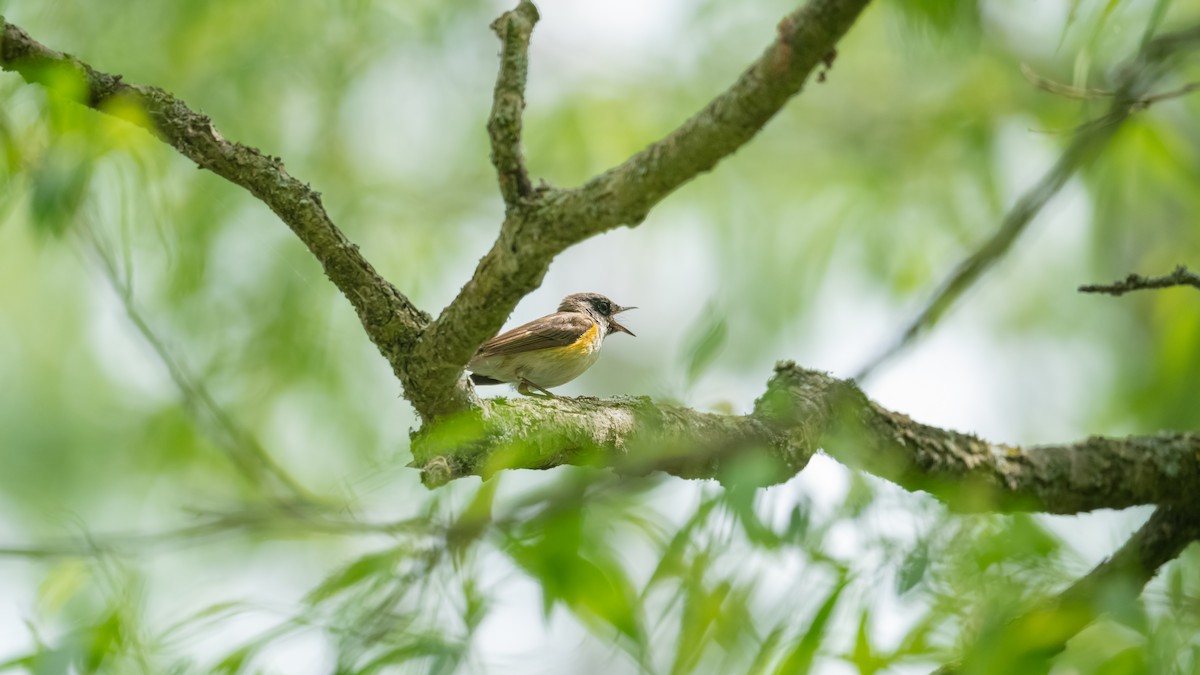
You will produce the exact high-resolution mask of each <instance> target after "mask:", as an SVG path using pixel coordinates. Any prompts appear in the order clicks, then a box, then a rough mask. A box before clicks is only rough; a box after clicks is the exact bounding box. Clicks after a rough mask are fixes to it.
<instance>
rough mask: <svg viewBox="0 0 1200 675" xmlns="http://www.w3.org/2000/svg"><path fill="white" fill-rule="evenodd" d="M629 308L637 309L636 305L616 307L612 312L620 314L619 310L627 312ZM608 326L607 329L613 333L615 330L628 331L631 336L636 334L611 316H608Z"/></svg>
mask: <svg viewBox="0 0 1200 675" xmlns="http://www.w3.org/2000/svg"><path fill="white" fill-rule="evenodd" d="M631 309H637V307H618V308H617V309H616V310H615V311H614V312H613V314H620V313H621V312H628V311H629V310H631ZM608 328H609V330H611V331H613V332H614V333H616V332H621V333H629V334H630V335H633V337H637V335H634V332H633V331H631V330H629V329H628V328H626V327H625V326H622V325H621V324H619V323H617V320H616V319H613V318H610V319H609V320H608Z"/></svg>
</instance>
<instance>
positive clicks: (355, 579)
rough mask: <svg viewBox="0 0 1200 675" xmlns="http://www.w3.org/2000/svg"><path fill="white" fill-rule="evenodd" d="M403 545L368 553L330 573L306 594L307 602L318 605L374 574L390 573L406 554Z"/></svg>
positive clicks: (383, 574) (384, 574)
mask: <svg viewBox="0 0 1200 675" xmlns="http://www.w3.org/2000/svg"><path fill="white" fill-rule="evenodd" d="M405 551H406V549H405V548H404V547H401V546H397V547H396V548H390V549H388V550H386V551H380V552H377V553H368V554H367V555H365V556H363V557H361V558H359V559H358V560H355V561H354V562H352V563H350V564H349V565H346V566H345V567H343V568H342V569H340V570H337V571H336V572H334V573H333V574H331V575H329V576H328V577H326V578H325V580H324V581H322V582H321V583H320V584H319V585H318V586H317V587H316V588H314V589H313V590H311V591H309V593H308V595H307V596H305V599H304V600H305V602H307V603H308V604H310V605H316V604H318V603H321V602H323V601H325V600H328V599H329V598H331V597H333V596H335V595H337V594H338V593H341V592H342V591H345V590H347V589H349V588H351V587H352V586H355V585H357V584H359V583H362V582H363V581H365V580H367V579H370V578H372V577H374V576H377V575H378V576H386V575H390V574H391V572H392V570H393V569H394V568H395V566H396V563H398V562H399V561H400V559H401V558H402V557H403V556H404V553H405Z"/></svg>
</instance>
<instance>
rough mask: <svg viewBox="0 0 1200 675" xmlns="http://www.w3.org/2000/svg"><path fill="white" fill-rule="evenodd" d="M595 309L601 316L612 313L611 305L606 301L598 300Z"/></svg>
mask: <svg viewBox="0 0 1200 675" xmlns="http://www.w3.org/2000/svg"><path fill="white" fill-rule="evenodd" d="M596 309H598V310H600V313H601V314H605V315H607V314H608V313H609V312H611V311H612V305H611V304H609V302H608V301H607V300H600V301H598V302H597V303H596Z"/></svg>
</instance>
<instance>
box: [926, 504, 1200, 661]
mask: <svg viewBox="0 0 1200 675" xmlns="http://www.w3.org/2000/svg"><path fill="white" fill-rule="evenodd" d="M1194 499H1195V496H1194V495H1193V501H1192V503H1190V504H1180V505H1171V506H1161V507H1159V508H1158V509H1156V510H1155V511H1154V513H1153V514H1151V516H1150V519H1149V520H1147V521H1146V523H1145V524H1144V525H1142V527H1141V528H1140V529H1138V531H1137V532H1136V533H1134V535H1133V536H1132V537H1130V538H1129V540H1128V541H1126V542H1125V544H1124V545H1123V546H1122V547H1121V548H1120V549H1118V550H1117V551H1116V552H1115V553H1113V554H1112V556H1110V557H1109V558H1107V559H1106V560H1104V561H1103V562H1101V563H1100V564H1099V565H1097V566H1096V567H1095V568H1094V569H1092V571H1091V572H1088V574H1087V575H1086V576H1084V577H1082V578H1081V579H1079V580H1078V581H1076V582H1075V583H1074V584H1071V586H1070V587H1068V588H1067V589H1066V590H1065V591H1063V592H1062V593H1060V594H1059V595H1057V596H1055V597H1053V598H1050V599H1049V600H1047V601H1046V602H1043V603H1041V604H1040V605H1038V606H1037V607H1035V608H1033V609H1032V610H1030V611H1028V612H1026V613H1025V614H1022V615H1021V616H1019V617H1017V618H1016V619H1015V620H1014V621H1012V622H1011V623H1009V624H1008V625H1007V626H1004V627H1003V628H1002V629H1001V631H1000V633H999V634H998V635H990V636H986V638H985V639H987V640H988V642H989V645H988V649H986V650H972V651H971V652H970V653H969V654H968V655H967V656H966V658H965V659H964V660H963V661H960V662H957V663H954V664H950V665H946V666H944V667H942V668H941V669H939V670H938V671H937V673H936V675H954V674H955V673H960V672H962V673H975V672H986V671H987V670H988V669H987V668H986V667H985V666H986V665H987V664H986V663H983V662H982V661H981V659H983V658H992V657H993V655H995V654H1004V655H1005V667H1006V669H1007V670H1006V672H1014V673H1018V672H1019V673H1039V672H1046V671H1048V670H1049V665H1048V664H1047V660H1048V659H1050V658H1051V657H1053V656H1054V655H1055V654H1058V653H1059V652H1061V651H1062V650H1063V648H1064V647H1065V646H1066V643H1067V641H1068V640H1070V639H1071V638H1073V637H1075V635H1077V634H1078V633H1079V632H1080V631H1081V630H1083V629H1084V628H1085V627H1087V625H1088V624H1090V623H1092V621H1094V620H1095V619H1096V618H1097V617H1098V616H1100V615H1101V614H1103V613H1104V612H1105V611H1106V610H1107V609H1108V606H1111V603H1112V601H1113V599H1114V593H1122V594H1125V595H1127V597H1130V598H1132V597H1133V596H1135V595H1137V594H1138V593H1140V592H1141V589H1142V588H1143V587H1144V586H1145V585H1146V584H1147V583H1149V582H1150V580H1151V579H1153V578H1154V575H1155V574H1157V573H1158V570H1159V568H1161V567H1162V566H1163V565H1165V564H1167V563H1168V562H1170V561H1172V560H1174V559H1175V558H1176V557H1178V556H1179V554H1180V553H1181V552H1183V549H1184V548H1186V547H1187V546H1188V544H1190V543H1192V542H1193V541H1196V540H1198V539H1200V503H1197V502H1196V501H1194Z"/></svg>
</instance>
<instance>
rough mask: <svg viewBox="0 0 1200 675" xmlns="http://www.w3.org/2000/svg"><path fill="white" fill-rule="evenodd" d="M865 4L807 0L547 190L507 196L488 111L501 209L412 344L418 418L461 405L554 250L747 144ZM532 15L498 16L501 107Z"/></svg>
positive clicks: (502, 156)
mask: <svg viewBox="0 0 1200 675" xmlns="http://www.w3.org/2000/svg"><path fill="white" fill-rule="evenodd" d="M868 1H869V0H809V2H807V3H806V4H805V5H804V6H802V7H800V8H799V9H798V10H796V11H795V12H793V13H792V14H789V15H788V16H786V17H784V19H783V20H782V21H781V22H780V23H779V25H778V27H777V29H776V33H775V35H774V39H772V40H771V41H770V44H769V45H768V47H767V48H766V50H765V51H764V52H763V54H762V55H761V56H760V57H759V58H758V59H757V60H756V61H754V63H752V64H750V66H749V67H748V68H747V69H746V70H745V71H744V72H743V73H742V74H741V76H740V77H738V79H737V81H736V82H734V83H733V85H732V86H730V87H729V89H727V90H726V91H724V92H723V93H721V94H719V95H718V96H717V97H716V98H714V99H713V100H712V101H711V102H710V103H709V104H708V105H706V106H705V107H704V108H703V109H701V110H700V111H699V112H697V113H696V114H695V115H693V116H692V117H691V118H690V119H688V120H687V121H685V122H684V123H683V124H681V125H680V126H679V127H678V128H677V129H675V130H674V131H672V132H670V133H669V134H667V135H666V136H664V137H663V138H662V139H660V140H658V141H656V142H654V143H652V144H650V145H649V146H648V147H647V148H646V149H644V150H642V151H641V152H639V153H637V154H635V155H633V156H632V157H630V158H629V159H627V160H625V161H624V162H622V163H621V164H620V165H618V166H616V167H614V168H613V169H611V170H609V171H606V172H604V173H603V174H601V175H599V176H597V177H596V178H594V179H592V180H590V181H588V182H587V183H586V184H585V185H583V186H582V187H580V188H577V189H574V190H555V189H545V190H542V191H535V192H534V193H533V194H532V195H531V196H530V197H529V198H528V199H515V197H519V196H521V189H522V188H521V182H520V180H521V178H520V177H521V172H522V171H523V166H522V165H521V164H520V163H519V162H518V161H517V160H519V157H520V155H519V149H518V148H517V146H516V144H515V143H516V141H518V140H519V136H515V135H514V134H513V132H519V129H520V127H519V124H518V123H516V122H515V121H514V120H512V119H510V117H511V114H506V115H505V116H503V117H502V118H500V119H499V120H497V117H496V113H495V111H494V112H493V123H492V125H490V126H491V127H495V129H493V134H492V138H493V157H497V158H499V159H498V160H497V168H498V169H499V170H500V174H501V178H500V183H501V187H502V192H503V193H504V195H505V199H506V201H507V202H508V205H509V209H508V211H507V213H506V216H505V220H504V223H503V225H502V226H501V228H500V234H499V236H498V237H497V239H496V242H495V244H493V246H492V248H491V250H489V251H488V252H487V254H486V255H484V257H483V258H482V259H481V260H480V261H479V265H478V266H477V267H476V268H475V273H474V275H473V276H472V277H471V279H470V280H469V281H468V282H467V283H466V284H465V285H464V286H463V287H462V290H461V291H459V294H458V296H457V297H455V298H454V300H453V301H452V302H451V303H450V305H449V306H447V307H446V308H445V310H443V311H442V313H441V315H440V316H439V317H438V319H437V321H435V322H434V323H433V325H431V326H430V327H429V330H428V331H426V333H425V335H424V337H423V338H422V339H421V340H420V341H419V343H418V345H417V351H418V354H419V359H420V361H421V362H422V364H423V365H422V368H423V369H425V372H423V373H422V375H421V377H419V378H416V379H417V381H418V386H420V387H421V391H420V392H418V393H416V394H415V395H414V396H415V397H416V398H417V399H419V400H420V402H421V403H420V405H419V406H418V409H419V410H422V414H423V415H424V416H425V418H426V419H432V418H434V417H439V416H443V415H451V414H454V413H456V412H461V411H462V410H464V409H465V407H466V406H467V405H468V404H469V402H470V399H469V395H468V392H467V386H466V385H465V384H464V383H463V381H462V371H463V368H464V367H465V366H466V364H467V361H469V360H470V358H471V356H472V355H473V354H474V353H475V350H476V348H478V346H479V345H480V344H481V343H482V342H483V341H484V340H486V339H488V338H489V337H491V336H493V335H495V334H496V332H497V331H498V330H499V329H500V327H501V326H502V325H503V324H504V321H505V320H506V319H507V318H508V316H509V315H510V314H511V313H512V311H513V308H515V307H516V306H517V303H518V302H520V300H521V298H523V297H525V296H526V295H527V294H528V293H529V292H530V291H532V290H533V289H535V288H537V287H538V286H539V285H540V284H541V282H542V279H543V278H544V277H545V274H546V270H547V269H548V268H549V266H550V263H551V261H552V260H554V257H555V256H557V255H558V254H559V253H561V252H562V251H564V250H565V249H567V248H569V247H570V246H573V245H575V244H577V243H579V242H581V241H583V240H585V239H587V238H589V237H592V236H594V235H597V234H600V233H601V232H605V231H608V230H611V229H613V228H616V227H619V226H621V225H637V224H638V223H641V222H642V220H644V219H645V217H646V214H647V213H648V212H649V211H650V209H651V208H652V207H653V206H654V205H656V204H658V203H659V202H660V201H662V200H663V198H665V197H666V196H667V195H669V194H671V193H672V192H674V191H675V190H676V189H678V188H679V187H680V186H681V185H683V184H684V183H687V182H688V181H690V180H691V179H693V178H695V177H696V176H698V175H699V174H701V173H704V172H706V171H708V170H710V169H712V168H713V167H714V166H716V164H717V163H718V162H719V161H720V160H721V159H722V158H724V157H727V156H729V155H731V154H733V153H734V152H735V151H736V150H737V149H738V148H740V147H742V146H743V145H745V144H746V143H748V142H749V141H750V140H751V139H752V138H754V137H755V136H756V135H757V134H758V132H759V131H760V130H761V129H762V128H763V126H764V125H766V123H767V122H768V121H770V119H771V118H772V117H774V116H775V114H776V113H778V112H779V110H781V109H782V108H783V106H784V105H785V104H786V103H787V102H788V100H790V99H791V98H792V97H793V96H795V95H796V94H797V93H799V92H800V90H801V89H802V88H803V86H804V83H805V82H806V81H807V80H808V78H809V76H810V75H811V74H812V72H813V71H814V70H815V69H816V68H817V67H818V66H822V64H824V67H828V66H829V65H830V64H831V63H832V59H833V55H834V53H835V52H834V46H835V45H836V44H837V42H838V40H840V39H841V37H842V36H843V35H845V33H846V31H847V30H849V29H850V26H851V25H852V24H853V23H854V21H855V19H856V18H857V17H858V16H859V14H860V13H861V12H862V11H863V9H864V8H865V7H866V5H867V3H868ZM523 8H529V9H523ZM532 16H536V10H532V4H530V3H529V2H528V0H522V2H521V4H520V5H519V6H518V8H517V9H516V10H513V11H512V12H509V13H507V14H505V15H504V16H502V17H501V18H500V20H499V21H498V22H497V25H498V26H501V27H503V30H504V31H505V32H504V33H503V35H502V38H503V39H504V45H505V47H504V53H503V54H502V55H501V59H502V64H501V70H500V77H499V78H498V81H497V85H496V92H497V105H499V103H500V102H501V100H502V99H501V94H502V93H504V92H508V93H507V94H505V97H504V98H503V100H504V101H508V102H509V105H508V106H507V108H506V109H507V110H509V111H510V112H511V111H515V110H517V109H518V107H517V106H516V99H515V98H514V97H513V95H512V92H515V91H516V88H515V86H514V85H515V84H517V83H518V82H520V83H523V77H519V76H520V75H523V71H522V70H521V68H520V66H522V65H523V64H524V61H523V60H522V59H523V56H524V52H523V45H524V44H525V42H527V38H526V37H525V33H523V32H521V31H524V30H526V29H527V28H528V29H531V28H532V21H531V20H530V18H531V17H532ZM522 17H524V18H522ZM499 30H500V29H498V32H499ZM505 35H506V36H508V37H504V36H505ZM498 122H503V124H499V123H498ZM505 130H508V131H506V132H505V134H503V135H499V134H497V133H496V131H505ZM498 138H499V141H498V140H497V139H498ZM497 148H499V151H498V150H497ZM506 176H507V177H506Z"/></svg>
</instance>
